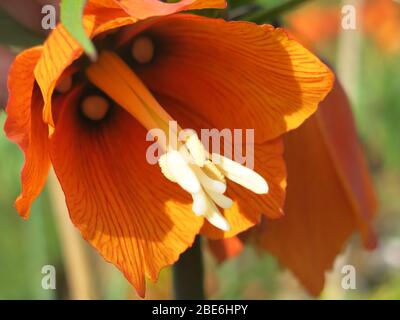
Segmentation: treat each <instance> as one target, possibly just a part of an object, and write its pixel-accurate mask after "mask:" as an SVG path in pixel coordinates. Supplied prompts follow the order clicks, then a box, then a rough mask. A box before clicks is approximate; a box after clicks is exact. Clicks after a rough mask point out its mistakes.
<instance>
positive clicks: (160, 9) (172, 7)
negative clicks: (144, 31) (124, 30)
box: [116, 0, 226, 19]
mask: <svg viewBox="0 0 400 320" xmlns="http://www.w3.org/2000/svg"><path fill="white" fill-rule="evenodd" d="M116 2H117V3H118V4H119V5H120V6H121V8H123V9H124V10H125V11H126V12H127V13H129V14H130V15H131V16H132V17H135V18H138V19H146V18H149V17H154V16H165V15H169V14H172V13H176V12H179V11H184V10H197V9H211V8H215V9H223V8H225V7H226V1H225V0H181V1H179V2H176V3H165V2H162V1H159V0H147V1H143V0H116Z"/></svg>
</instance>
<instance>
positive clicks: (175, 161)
mask: <svg viewBox="0 0 400 320" xmlns="http://www.w3.org/2000/svg"><path fill="white" fill-rule="evenodd" d="M165 156H166V164H167V168H168V173H169V174H170V175H171V176H172V177H173V178H174V180H175V181H176V182H177V183H178V184H179V185H180V186H181V187H182V189H184V190H186V191H187V192H189V193H192V194H196V193H199V192H200V190H201V186H200V182H199V180H198V179H197V177H196V175H195V173H194V172H193V170H192V169H191V168H190V166H189V164H188V163H187V162H186V161H185V158H184V157H183V156H182V154H180V153H179V152H178V151H176V150H171V151H168V152H167V153H166V154H165Z"/></svg>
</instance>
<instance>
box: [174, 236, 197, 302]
mask: <svg viewBox="0 0 400 320" xmlns="http://www.w3.org/2000/svg"><path fill="white" fill-rule="evenodd" d="M173 284H174V294H175V299H176V300H204V299H205V293H204V267H203V254H202V251H201V241H200V237H197V238H196V240H195V242H194V244H193V247H192V248H190V249H188V250H187V251H186V252H184V253H183V254H182V255H181V257H180V259H179V260H178V262H177V263H175V265H174V266H173Z"/></svg>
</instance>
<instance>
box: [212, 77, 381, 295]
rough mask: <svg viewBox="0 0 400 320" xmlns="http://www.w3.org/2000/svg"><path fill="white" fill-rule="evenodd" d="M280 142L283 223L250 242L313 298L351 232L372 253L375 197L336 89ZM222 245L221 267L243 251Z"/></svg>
mask: <svg viewBox="0 0 400 320" xmlns="http://www.w3.org/2000/svg"><path fill="white" fill-rule="evenodd" d="M284 140H285V143H284V144H285V159H286V164H287V170H288V188H287V197H286V203H285V207H284V211H285V217H283V218H282V219H279V220H276V221H272V220H267V219H265V220H264V221H263V223H262V224H261V226H260V227H258V228H257V229H256V228H254V229H253V235H255V236H256V238H257V239H258V244H259V246H261V247H262V248H264V249H265V250H267V251H269V252H270V253H272V254H273V255H274V256H276V257H277V258H278V260H279V261H280V262H281V263H282V264H283V265H284V266H286V267H287V268H289V269H290V270H291V271H292V272H293V273H294V274H295V275H296V276H297V277H298V279H299V280H300V281H301V282H302V284H303V285H304V286H305V287H306V288H307V289H308V290H309V292H310V293H311V294H313V295H318V294H319V293H320V292H321V291H322V289H323V286H324V279H325V271H327V270H329V269H330V268H332V265H333V262H334V259H335V258H336V256H337V255H338V254H339V253H340V252H341V251H342V249H343V247H344V245H345V243H346V242H347V240H348V239H349V237H350V236H351V235H352V234H353V233H354V232H355V231H356V230H357V231H359V232H360V233H361V236H362V239H363V242H364V246H365V247H366V248H368V249H373V248H374V247H375V246H376V237H375V234H374V232H373V229H372V227H371V221H372V219H373V217H374V215H375V213H376V200H375V195H374V192H373V188H372V186H371V181H370V177H369V174H368V170H367V167H366V164H365V161H364V159H363V155H362V152H361V149H360V147H359V145H358V143H357V137H356V130H355V127H354V122H353V117H352V114H351V109H350V105H349V102H348V99H347V97H346V94H345V92H344V90H343V89H342V87H341V85H340V84H339V83H338V82H336V84H335V86H334V88H333V90H332V91H331V92H330V94H329V95H328V97H327V98H326V99H325V100H324V101H323V102H322V103H321V106H320V108H319V109H318V111H317V112H316V113H315V115H313V116H312V117H311V118H310V119H309V120H307V121H306V122H305V123H304V124H303V125H302V126H301V127H300V128H298V129H296V130H294V131H292V132H290V133H288V134H287V135H286V136H285V139H284ZM246 236H247V237H249V236H250V235H249V234H247V235H246ZM242 238H243V236H242ZM225 241H227V242H226V243H224V242H222V241H213V242H211V243H210V248H211V250H212V252H213V253H214V254H215V255H216V257H217V259H218V260H219V261H223V260H225V259H227V258H228V257H231V256H234V255H237V254H239V253H240V251H241V247H243V243H242V241H240V240H239V239H238V238H236V239H235V238H231V239H226V240H225Z"/></svg>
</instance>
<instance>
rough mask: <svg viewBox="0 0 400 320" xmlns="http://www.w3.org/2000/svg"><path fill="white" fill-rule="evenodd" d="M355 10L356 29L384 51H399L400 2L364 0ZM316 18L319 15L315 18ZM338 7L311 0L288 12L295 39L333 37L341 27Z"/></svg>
mask: <svg viewBox="0 0 400 320" xmlns="http://www.w3.org/2000/svg"><path fill="white" fill-rule="evenodd" d="M360 8H361V9H360V10H358V11H357V12H356V13H357V16H356V19H357V20H356V21H357V28H358V30H362V31H364V32H365V33H366V34H367V35H368V36H369V37H371V38H372V39H373V40H374V41H375V42H376V43H377V45H378V46H379V48H381V49H383V50H384V51H385V52H386V53H396V52H399V50H400V41H399V33H400V4H399V3H398V1H397V2H396V1H394V0H366V1H364V2H363V3H362V5H361V6H360ZM315 17H320V18H319V19H315ZM341 17H342V16H341V7H340V6H337V5H332V4H320V3H313V4H310V5H307V6H305V7H304V8H302V9H300V10H298V11H296V12H294V13H291V14H290V15H289V16H288V18H287V20H288V23H289V25H290V30H291V31H292V32H293V34H295V35H296V38H297V39H306V40H307V41H310V43H311V44H314V45H315V44H316V43H320V42H321V41H324V40H331V39H332V38H335V37H336V36H337V35H338V33H339V32H340V29H341Z"/></svg>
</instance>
